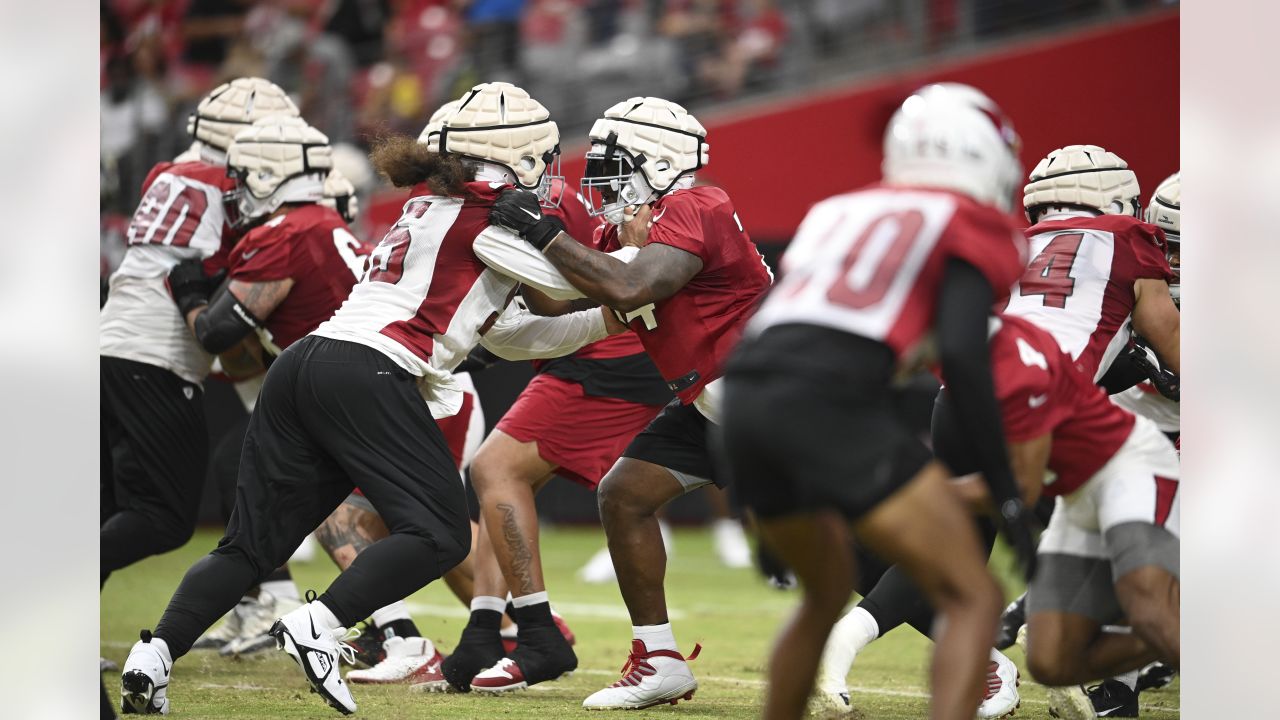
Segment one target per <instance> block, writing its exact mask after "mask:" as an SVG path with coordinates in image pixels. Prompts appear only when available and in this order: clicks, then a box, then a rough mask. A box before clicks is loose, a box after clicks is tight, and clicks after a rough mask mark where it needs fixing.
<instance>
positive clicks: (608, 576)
mask: <svg viewBox="0 0 1280 720" xmlns="http://www.w3.org/2000/svg"><path fill="white" fill-rule="evenodd" d="M578 579H579V580H581V581H582V582H585V583H591V584H593V585H599V584H603V583H609V582H613V581H614V580H616V579H618V576H617V574H616V573H614V571H613V558H612V557H611V556H610V555H609V548H608V547H602V548H600V550H599V551H597V552H596V554H595V555H592V556H591V559H590V560H588V561H587V564H586V565H583V566H582V567H581V568H580V569H579V570H578Z"/></svg>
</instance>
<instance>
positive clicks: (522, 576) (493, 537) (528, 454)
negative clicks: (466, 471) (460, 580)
mask: <svg viewBox="0 0 1280 720" xmlns="http://www.w3.org/2000/svg"><path fill="white" fill-rule="evenodd" d="M553 470H555V466H554V465H551V464H550V463H548V462H547V461H545V460H543V459H542V458H541V457H539V456H538V448H537V445H536V444H535V443H522V442H518V441H517V440H516V439H515V438H513V437H511V436H510V435H507V434H506V433H503V432H502V431H500V430H495V431H494V432H493V433H492V434H491V435H490V436H489V437H488V438H487V439H486V440H485V442H484V445H482V446H481V448H480V452H479V453H477V455H476V459H475V461H474V462H473V463H472V464H471V482H472V483H473V484H474V485H475V488H476V493H477V495H478V496H479V498H480V513H481V516H482V518H483V523H482V525H483V528H484V530H485V532H483V533H481V537H480V542H479V543H478V547H477V550H476V551H477V553H478V555H477V557H478V558H480V559H478V560H477V565H478V566H479V569H478V573H477V579H476V594H478V595H491V594H493V596H496V597H502V596H504V595H505V594H506V593H505V592H501V594H498V593H499V592H500V591H505V590H506V588H501V587H496V575H494V574H493V573H492V572H486V568H490V567H491V565H489V560H490V558H489V557H486V555H487V554H490V553H491V557H492V558H493V559H496V560H497V565H498V567H499V568H500V569H501V574H502V578H503V579H504V580H505V581H506V582H505V584H506V586H507V588H509V589H510V591H511V594H512V595H514V596H516V597H521V596H523V595H529V594H531V593H537V592H542V591H543V590H545V589H546V586H545V585H544V584H543V579H542V560H541V557H540V556H539V554H538V512H537V508H536V507H535V506H534V504H533V495H534V493H535V492H537V490H539V489H541V488H542V486H543V485H545V484H546V483H547V481H548V480H550V479H551V473H552V471H553ZM486 541H487V542H486Z"/></svg>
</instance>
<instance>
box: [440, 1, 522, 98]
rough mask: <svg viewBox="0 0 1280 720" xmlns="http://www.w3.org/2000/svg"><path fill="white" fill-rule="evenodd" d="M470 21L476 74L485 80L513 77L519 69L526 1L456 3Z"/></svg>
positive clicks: (469, 47)
mask: <svg viewBox="0 0 1280 720" xmlns="http://www.w3.org/2000/svg"><path fill="white" fill-rule="evenodd" d="M457 5H458V6H459V7H461V8H463V16H464V17H465V18H466V21H467V40H468V50H469V55H470V58H471V63H472V65H473V66H474V68H475V72H476V73H477V74H478V75H480V76H481V77H483V78H485V79H486V80H497V79H501V78H503V77H512V76H514V75H515V74H516V72H517V70H518V59H519V54H520V53H519V48H520V15H521V12H522V11H523V10H524V6H525V0H457Z"/></svg>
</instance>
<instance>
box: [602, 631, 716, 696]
mask: <svg viewBox="0 0 1280 720" xmlns="http://www.w3.org/2000/svg"><path fill="white" fill-rule="evenodd" d="M700 652H702V645H701V644H698V643H694V645H693V652H691V653H689V657H688V658H686V657H684V656H683V655H681V654H680V653H678V652H676V651H675V650H649V649H648V648H646V647H645V646H644V641H643V640H632V641H631V654H630V655H628V656H627V663H626V664H625V665H623V666H622V670H621V672H622V679H620V680H618V681H617V682H615V683H614V684H612V685H610V686H609V687H635V686H636V685H639V684H640V683H642V682H644V679H645V678H647V677H650V676H652V675H656V674H657V673H658V671H657V669H656V668H654V667H653V665H651V664H649V658H652V657H668V658H673V659H675V660H681V661H684V662H688V661H690V660H693V659H695V658H697V657H698V653H700Z"/></svg>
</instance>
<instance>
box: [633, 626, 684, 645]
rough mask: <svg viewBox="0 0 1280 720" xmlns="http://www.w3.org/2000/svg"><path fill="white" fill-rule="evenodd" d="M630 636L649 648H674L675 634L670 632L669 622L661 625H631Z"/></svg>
mask: <svg viewBox="0 0 1280 720" xmlns="http://www.w3.org/2000/svg"><path fill="white" fill-rule="evenodd" d="M631 637H633V638H635V639H636V640H641V641H643V642H644V646H645V648H647V649H649V650H675V649H676V636H675V633H673V632H671V623H669V622H665V623H662V624H661V625H632V626H631Z"/></svg>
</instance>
